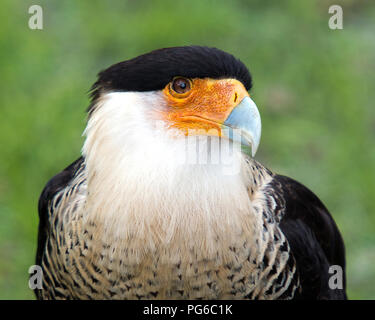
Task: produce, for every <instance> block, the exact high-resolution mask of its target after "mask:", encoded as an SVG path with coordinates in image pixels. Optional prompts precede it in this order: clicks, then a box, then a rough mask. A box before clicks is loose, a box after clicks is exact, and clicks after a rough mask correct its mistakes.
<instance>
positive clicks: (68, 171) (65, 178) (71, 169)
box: [36, 157, 84, 265]
mask: <svg viewBox="0 0 375 320" xmlns="http://www.w3.org/2000/svg"><path fill="white" fill-rule="evenodd" d="M83 161H84V160H83V157H80V158H78V159H77V160H76V161H74V162H73V163H72V164H71V165H70V166H68V167H66V168H65V169H64V170H63V171H61V172H60V173H58V174H57V175H55V176H54V177H53V178H52V179H51V180H49V181H48V183H47V184H46V186H45V187H44V189H43V191H42V194H41V195H40V198H39V203H38V211H39V229H38V248H37V253H36V264H37V265H40V264H41V261H42V257H43V251H44V248H45V244H46V239H47V236H48V234H49V223H48V220H49V210H48V206H49V205H50V202H51V200H52V199H53V197H54V196H55V195H56V193H58V192H59V191H60V190H62V189H64V188H65V187H66V186H67V185H68V184H69V182H70V181H71V180H72V178H73V177H74V175H75V173H76V171H77V170H78V168H79V167H80V166H81V164H82V162H83Z"/></svg>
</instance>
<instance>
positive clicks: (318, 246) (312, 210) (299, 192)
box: [271, 175, 346, 299]
mask: <svg viewBox="0 0 375 320" xmlns="http://www.w3.org/2000/svg"><path fill="white" fill-rule="evenodd" d="M271 186H272V188H273V191H274V192H275V193H277V194H278V196H279V197H280V196H281V198H282V199H283V202H284V203H283V206H284V210H283V217H282V219H281V222H280V228H281V230H282V231H283V233H284V234H285V236H286V238H287V239H288V242H289V245H290V247H291V250H292V253H293V255H294V258H295V259H296V263H297V269H298V272H299V274H300V280H301V287H302V290H301V291H300V294H299V296H297V298H303V299H346V293H345V285H346V283H345V282H346V279H345V248H344V242H343V240H342V237H341V234H340V232H339V230H338V228H337V226H336V223H335V222H334V220H333V218H332V216H331V215H330V213H329V212H328V210H327V208H326V207H325V206H324V205H323V203H322V202H321V201H320V200H319V198H318V197H317V196H316V195H315V194H313V193H312V192H311V191H310V190H309V189H307V188H306V187H305V186H303V185H302V184H300V183H299V182H297V181H295V180H293V179H291V178H288V177H285V176H280V175H276V176H274V179H273V181H272V183H271ZM331 265H339V266H341V267H342V269H343V289H342V290H340V289H334V290H332V289H330V288H329V286H328V281H329V277H330V276H331V275H330V274H329V273H328V269H329V267H330V266H331Z"/></svg>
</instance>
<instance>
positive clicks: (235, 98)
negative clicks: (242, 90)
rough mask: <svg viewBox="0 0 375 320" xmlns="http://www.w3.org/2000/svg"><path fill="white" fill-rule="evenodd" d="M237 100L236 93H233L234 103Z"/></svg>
mask: <svg viewBox="0 0 375 320" xmlns="http://www.w3.org/2000/svg"><path fill="white" fill-rule="evenodd" d="M237 98H238V95H237V92H235V93H234V102H236V101H237Z"/></svg>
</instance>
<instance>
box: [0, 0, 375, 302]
mask: <svg viewBox="0 0 375 320" xmlns="http://www.w3.org/2000/svg"><path fill="white" fill-rule="evenodd" d="M32 4H39V5H41V6H42V8H43V10H44V29H43V30H41V31H40V30H30V29H29V28H28V19H29V17H30V15H29V14H28V8H29V6H30V5H32ZM331 4H340V5H342V8H343V11H344V29H343V30H330V29H329V28H328V19H329V17H330V15H329V14H328V8H329V6H330V5H331ZM374 27H375V2H374V1H359V0H350V1H349V0H348V1H339V0H335V1H323V0H321V1H300V0H294V1H293V0H291V1H264V0H262V1H261V0H259V1H244V0H237V1H200V0H197V1H175V0H174V1H73V0H71V1H68V0H64V1H42V0H35V1H19V0H17V1H15V0H6V1H2V5H1V11H0V83H1V93H0V299H33V298H34V296H33V293H32V292H31V290H30V289H29V288H28V282H27V281H28V268H29V266H30V265H32V264H34V255H35V250H36V235H37V225H38V215H37V202H38V197H39V194H40V192H41V190H42V188H43V187H44V185H45V183H46V182H47V180H48V179H49V178H51V177H52V175H54V174H56V173H57V172H59V171H60V170H61V169H63V168H64V167H65V166H67V165H68V164H70V163H71V162H72V161H73V160H75V159H76V158H77V157H78V156H79V154H80V148H81V146H82V143H83V138H82V137H81V134H82V131H83V129H84V127H85V117H86V115H85V109H86V108H87V106H88V104H89V100H88V96H87V91H88V90H89V88H90V86H91V84H92V83H93V82H94V81H95V77H96V74H97V73H98V72H99V71H100V70H102V69H104V68H106V67H108V66H109V65H111V64H113V63H115V62H119V61H121V60H125V59H128V58H132V57H134V56H137V55H139V54H141V53H145V52H147V51H150V50H153V49H157V48H161V47H168V46H176V45H189V44H199V45H207V46H215V47H218V48H220V49H223V50H225V51H228V52H230V53H233V54H234V55H236V56H237V57H238V58H240V59H241V60H242V61H244V62H245V63H246V65H247V66H248V67H249V68H250V71H251V72H252V74H253V77H254V88H253V89H252V92H251V93H252V97H253V99H254V100H255V101H256V103H257V105H258V107H259V109H260V112H261V115H262V121H263V133H262V142H261V145H260V148H259V153H258V154H257V159H258V160H260V161H261V162H263V163H264V164H265V165H266V166H268V167H270V168H272V169H273V170H274V171H277V172H279V173H282V174H285V175H288V176H291V177H293V178H295V179H297V180H299V181H300V182H302V183H304V184H305V185H306V186H308V187H309V188H311V189H312V190H313V191H314V192H315V193H316V194H317V195H318V196H319V197H320V198H321V199H322V201H323V202H324V203H325V204H326V205H327V207H328V208H329V210H330V211H331V212H332V215H333V216H334V218H335V220H336V221H337V224H338V226H339V228H340V230H341V232H342V234H343V237H344V240H345V243H346V248H347V260H348V261H347V264H348V268H347V276H348V294H349V297H350V298H352V299H374V298H375V268H374V265H373V263H374V262H375V147H374V138H375V107H374V98H375V94H374V92H375V88H374V83H375V72H374V70H375V30H374V29H375V28H374Z"/></svg>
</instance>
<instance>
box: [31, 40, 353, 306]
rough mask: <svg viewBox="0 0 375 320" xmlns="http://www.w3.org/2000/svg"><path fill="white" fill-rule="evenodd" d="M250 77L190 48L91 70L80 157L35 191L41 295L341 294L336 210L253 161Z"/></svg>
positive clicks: (230, 61) (233, 61) (255, 112)
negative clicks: (336, 280)
mask: <svg viewBox="0 0 375 320" xmlns="http://www.w3.org/2000/svg"><path fill="white" fill-rule="evenodd" d="M252 84H253V80H252V75H251V74H250V72H249V69H248V68H247V67H246V66H245V64H244V63H243V62H242V61H241V60H239V59H237V58H236V57H234V56H233V55H232V54H230V53H227V52H225V51H222V50H220V49H217V48H211V47H206V46H195V45H191V46H181V47H169V48H162V49H157V50H154V51H151V52H149V53H145V54H142V55H140V56H138V57H135V58H132V59H130V60H125V61H122V62H119V63H117V64H114V65H112V66H110V67H109V68H107V69H105V70H103V71H101V72H100V73H99V74H98V78H97V80H96V82H95V83H94V84H93V86H92V88H91V91H90V97H91V100H90V105H89V107H88V109H87V124H86V127H85V129H84V136H85V141H84V143H83V147H82V150H81V155H80V157H79V158H78V159H77V160H76V161H74V162H73V163H72V164H71V165H69V166H68V167H66V168H65V169H64V170H62V171H61V172H60V173H58V174H57V175H55V176H54V177H53V178H52V179H51V180H49V182H48V183H47V184H46V186H45V187H44V189H43V191H42V193H41V195H40V198H39V204H38V211H39V228H38V244H37V252H36V264H37V265H38V266H40V267H41V269H42V271H43V279H42V288H40V289H38V288H36V289H35V294H36V297H37V299H41V300H44V299H46V300H49V299H64V300H70V299H82V300H86V299H95V300H101V299H119V300H127V299H129V300H134V299H135V300H137V299H145V300H151V299H192V300H195V299H218V300H221V299H249V300H289V299H314V300H315V299H322V300H327V299H347V294H346V274H345V246H344V242H343V238H342V236H341V233H340V231H339V229H338V227H337V225H336V223H335V221H334V219H333V217H332V215H331V214H330V213H329V211H328V210H327V208H326V207H325V205H324V204H323V203H322V202H321V201H320V200H319V198H318V197H317V196H316V195H315V194H314V193H313V192H312V191H310V190H309V189H308V188H307V187H305V186H304V185H302V184H301V183H299V182H297V181H295V180H293V179H292V178H289V177H286V176H283V175H279V174H277V173H274V172H273V171H271V170H270V169H268V168H266V167H265V166H264V165H262V164H261V163H260V162H259V161H257V160H255V154H256V151H257V149H258V146H259V144H260V137H261V118H260V112H259V109H258V107H257V105H256V104H255V102H254V100H253V99H252V96H250V93H249V92H250V90H251V89H252ZM331 266H338V267H339V268H341V270H342V272H343V273H342V277H343V279H342V282H343V284H342V285H341V286H336V287H332V286H331V285H330V277H331V276H332V275H331V274H330V272H329V270H330V267H331Z"/></svg>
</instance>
